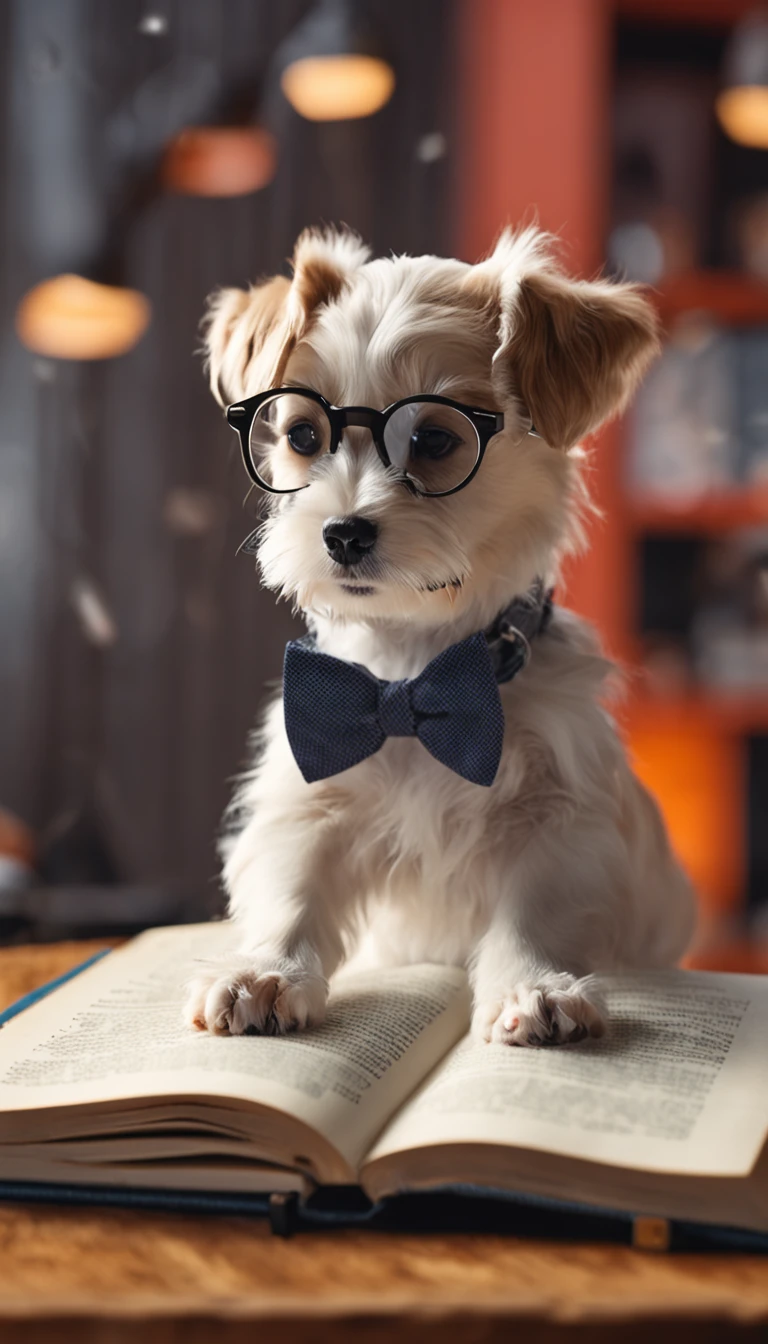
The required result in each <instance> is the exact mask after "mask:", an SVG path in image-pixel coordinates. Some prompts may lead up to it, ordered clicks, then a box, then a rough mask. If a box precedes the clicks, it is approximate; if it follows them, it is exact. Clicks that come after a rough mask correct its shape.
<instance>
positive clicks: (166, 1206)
mask: <svg viewBox="0 0 768 1344" xmlns="http://www.w3.org/2000/svg"><path fill="white" fill-rule="evenodd" d="M111 951H112V949H111V948H109V947H106V948H104V949H103V950H102V951H101V952H96V953H94V955H93V956H92V957H88V958H87V959H86V960H85V961H82V962H80V963H79V964H78V965H76V966H73V967H72V969H71V970H69V971H65V972H64V974H63V975H59V976H57V977H56V979H55V980H49V981H47V983H46V984H44V985H40V986H39V987H38V988H37V989H33V990H31V991H30V993H29V994H24V995H22V997H21V998H20V999H17V1000H16V1002H15V1003H12V1004H11V1005H10V1006H9V1007H8V1008H6V1009H4V1011H3V1012H1V1013H0V1027H3V1026H5V1024H6V1022H10V1021H11V1020H12V1019H13V1018H14V1017H17V1016H18V1015H19V1014H20V1013H23V1012H25V1011H26V1009H27V1008H31V1007H32V1006H33V1005H34V1004H36V1003H39V1002H40V1001H41V1000H42V999H45V998H47V997H48V995H49V994H52V993H53V992H54V990H57V989H60V988H61V986H62V985H65V984H67V982H68V981H70V980H74V979H75V977H76V976H78V975H81V974H82V972H83V971H87V970H88V968H89V967H90V966H95V965H96V963H97V962H99V961H101V960H102V959H103V958H104V957H106V956H108V955H109V953H110V952H111ZM322 1190H323V1187H322V1186H321V1187H320V1188H319V1192H320V1193H321V1192H322ZM435 1198H438V1199H440V1198H442V1199H450V1198H454V1199H457V1200H460V1201H462V1202H466V1201H469V1202H475V1203H476V1204H478V1205H480V1204H484V1203H494V1202H496V1203H498V1204H500V1205H501V1204H506V1205H508V1206H516V1207H517V1208H519V1209H521V1210H523V1211H525V1210H526V1209H527V1210H528V1211H530V1212H531V1213H534V1212H539V1213H540V1214H544V1215H545V1216H548V1217H549V1218H551V1220H552V1226H551V1228H549V1229H547V1232H546V1235H547V1236H549V1237H552V1236H555V1235H560V1236H561V1237H562V1236H565V1237H566V1238H568V1237H569V1236H572V1235H573V1227H572V1226H570V1227H569V1229H568V1231H567V1232H566V1231H564V1230H563V1229H562V1227H561V1220H562V1219H563V1218H564V1217H565V1218H568V1219H569V1220H571V1221H572V1220H573V1219H574V1218H576V1219H578V1218H583V1219H584V1221H585V1223H589V1224H590V1226H591V1229H592V1237H593V1238H594V1239H595V1240H597V1241H602V1240H605V1241H612V1242H615V1241H621V1242H625V1243H629V1244H630V1245H632V1244H637V1241H636V1237H635V1232H636V1229H637V1227H638V1225H640V1224H643V1223H648V1222H649V1221H650V1222H654V1223H658V1224H662V1223H666V1225H667V1227H668V1228H669V1243H668V1245H667V1246H665V1247H663V1248H661V1247H659V1248H658V1249H666V1250H680V1251H685V1250H705V1251H706V1250H710V1251H725V1250H732V1251H742V1252H752V1253H755V1252H763V1253H766V1252H768V1233H763V1232H751V1231H748V1230H746V1229H742V1228H735V1227H718V1226H716V1225H714V1224H709V1223H692V1222H683V1221H676V1220H674V1219H666V1218H663V1217H661V1216H660V1217H659V1218H656V1219H650V1220H649V1219H648V1218H644V1217H642V1216H638V1215H635V1214H632V1213H626V1212H624V1211H623V1210H617V1209H609V1208H604V1207H603V1206H600V1205H591V1204H581V1203H579V1204H576V1203H572V1202H570V1201H567V1200H559V1199H553V1198H552V1197H550V1196H545V1195H528V1194H521V1193H517V1192H514V1191H509V1190H498V1189H493V1188H491V1187H486V1186H474V1185H472V1186H467V1185H462V1184H458V1183H457V1184H456V1185H450V1186H444V1187H442V1188H440V1189H438V1190H435V1191H431V1192H428V1193H425V1194H424V1195H423V1196H421V1195H419V1194H417V1193H414V1194H408V1193H407V1192H406V1193H404V1194H402V1195H398V1196H394V1197H393V1198H392V1199H389V1200H384V1201H382V1202H381V1203H380V1204H375V1205H371V1206H370V1208H368V1209H367V1210H365V1211H359V1212H353V1211H351V1210H349V1209H345V1210H338V1211H337V1210H334V1209H332V1208H316V1209H313V1208H312V1206H311V1203H310V1205H309V1207H308V1206H307V1205H306V1204H305V1205H304V1206H303V1207H300V1206H299V1203H298V1201H295V1206H296V1207H295V1212H294V1214H293V1216H292V1220H291V1222H292V1226H291V1231H293V1230H296V1231H310V1230H312V1229H316V1230H320V1229H321V1228H323V1227H326V1228H327V1227H341V1226H344V1225H346V1226H358V1227H359V1226H361V1225H367V1226H369V1227H373V1228H376V1227H377V1225H379V1226H380V1225H382V1224H384V1226H386V1227H387V1229H388V1230H402V1231H409V1230H410V1231H412V1230H413V1223H412V1220H411V1219H410V1218H408V1217H407V1216H406V1218H405V1219H404V1221H403V1224H402V1226H401V1227H399V1225H398V1216H397V1206H398V1203H399V1201H401V1200H402V1201H409V1202H412V1201H414V1200H419V1199H423V1200H424V1201H425V1202H426V1201H428V1200H430V1199H435ZM3 1200H5V1201H14V1200H16V1201H30V1202H33V1203H56V1204H67V1205H70V1206H73V1207H83V1206H91V1207H93V1206H97V1207H98V1206H112V1207H120V1208H132V1209H147V1210H155V1211H166V1212H170V1211H176V1212H183V1211H187V1212H189V1213H208V1214H212V1213H213V1214H215V1213H218V1214H223V1215H227V1214H229V1215H230V1216H231V1215H236V1216H237V1215H240V1216H243V1215H247V1214H251V1215H255V1216H257V1217H265V1216H269V1217H270V1220H271V1221H272V1225H273V1231H277V1227H276V1225H275V1221H274V1219H272V1211H271V1208H270V1197H269V1196H262V1195H227V1194H224V1193H223V1192H222V1193H216V1192H213V1191H211V1192H209V1191H197V1190H188V1191H185V1190H174V1191H167V1192H166V1191H162V1190H146V1189H125V1188H120V1187H104V1186H88V1185H82V1186H78V1185H70V1186H67V1185H52V1184H49V1183H42V1182H41V1183H38V1182H32V1181H0V1201H3ZM600 1223H603V1225H604V1227H603V1231H602V1235H601V1233H600V1232H598V1231H597V1227H596V1224H600ZM609 1225H613V1227H612V1229H611V1228H610V1227H609ZM618 1229H624V1231H623V1234H622V1233H621V1232H618V1235H617V1231H618ZM473 1230H476V1231H477V1230H479V1229H477V1228H473ZM489 1230H490V1229H489ZM282 1235H285V1233H282ZM515 1235H525V1227H524V1226H523V1227H521V1228H518V1229H516V1230H515ZM539 1235H541V1233H539ZM587 1236H589V1233H587ZM644 1249H653V1248H648V1247H645V1248H644Z"/></svg>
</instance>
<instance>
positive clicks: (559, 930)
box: [472, 842, 617, 1046]
mask: <svg viewBox="0 0 768 1344" xmlns="http://www.w3.org/2000/svg"><path fill="white" fill-rule="evenodd" d="M559 849H560V847H559V846H558V845H557V844H556V843H555V844H552V843H550V845H548V846H547V847H546V848H545V847H544V845H543V844H542V843H541V842H539V843H537V844H531V845H530V846H529V847H528V849H527V852H526V855H525V860H524V861H522V862H520V861H518V864H517V865H516V866H513V868H512V870H511V871H510V872H508V873H506V874H504V875H503V876H502V875H499V878H498V888H499V890H498V899H497V901H496V905H495V910H494V914H493V916H492V918H491V922H490V925H489V927H488V930H487V932H486V934H485V936H484V938H483V939H482V941H481V943H480V946H479V948H478V952H477V956H476V958H475V961H474V964H473V967H472V985H473V990H474V1005H475V1006H474V1014H473V1019H472V1030H473V1034H474V1035H475V1036H476V1037H478V1038H479V1039H481V1040H485V1041H491V1042H495V1043H498V1044H502V1045H528V1046H535V1045H558V1044H565V1043H566V1042H568V1041H577V1040H581V1039H583V1038H584V1037H585V1036H601V1035H602V1034H603V1032H604V1030H605V1013H604V1008H603V1005H602V1002H601V999H600V995H599V993H598V991H597V989H596V986H595V982H594V979H593V977H592V976H591V975H590V974H588V973H587V972H589V971H590V970H592V969H593V968H595V967H596V966H598V965H602V966H603V967H604V968H606V969H607V963H608V961H609V957H608V955H607V951H606V938H608V939H610V923H611V914H612V913H613V911H612V910H611V909H610V906H611V905H615V903H616V900H617V895H616V894H615V892H614V893H608V892H607V891H606V894H605V897H604V899H603V900H602V901H601V899H600V896H599V889H598V888H599V884H600V881H601V879H602V882H605V873H604V872H603V873H602V874H601V873H600V872H599V865H595V866H594V867H593V865H592V864H591V863H590V861H589V860H588V859H587V858H586V857H584V858H583V859H582V864H581V867H582V871H581V872H577V871H575V870H574V864H573V859H571V862H570V865H569V864H568V862H567V855H566V854H564V853H559V852H558V851H559ZM588 852H589V851H587V853H588ZM593 852H594V851H593ZM558 859H560V860H561V862H558Z"/></svg>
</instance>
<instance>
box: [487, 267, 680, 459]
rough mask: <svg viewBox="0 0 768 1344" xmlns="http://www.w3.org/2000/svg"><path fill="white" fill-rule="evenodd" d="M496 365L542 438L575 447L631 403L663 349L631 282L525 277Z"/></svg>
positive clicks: (547, 274) (651, 315) (649, 310)
mask: <svg viewBox="0 0 768 1344" xmlns="http://www.w3.org/2000/svg"><path fill="white" fill-rule="evenodd" d="M514 308H515V311H514V315H513V316H512V320H511V322H510V326H511V333H510V338H509V342H508V344H507V346H506V349H504V350H502V352H501V354H500V357H499V363H500V365H501V368H502V369H503V370H505V371H506V374H507V377H508V378H509V379H510V380H511V382H512V384H513V385H514V389H515V391H516V392H517V394H518V395H519V396H520V398H521V399H522V401H523V402H524V403H525V406H526V408H527V410H528V411H529V413H530V415H531V416H532V418H533V423H534V425H535V427H536V429H537V430H538V432H539V434H541V435H542V437H543V438H544V439H545V441H546V442H547V443H549V444H550V445H551V446H552V447H554V448H570V447H572V445H573V444H575V443H578V442H579V440H580V439H581V438H583V436H584V435H585V434H588V433H589V432H590V431H591V430H593V429H596V428H597V426H598V425H600V424H602V422H603V421H605V420H607V419H608V418H609V417H611V416H613V415H617V414H618V413H619V412H620V411H621V410H622V409H623V408H624V406H625V405H626V403H627V401H628V400H629V398H630V396H631V395H632V392H633V391H634V389H635V387H636V386H637V384H638V382H639V381H640V379H641V377H642V375H643V374H644V373H645V370H646V369H647V367H648V365H649V364H650V362H651V360H652V359H653V357H654V356H655V355H656V353H657V351H658V348H659V339H658V320H657V317H656V314H655V312H654V310H653V308H652V307H651V305H650V304H649V303H648V302H647V301H646V300H645V299H644V298H643V297H642V296H641V294H640V293H639V292H638V291H637V290H635V289H633V288H631V287H630V286H628V285H622V286H621V287H619V286H616V285H611V284H608V283H606V282H595V283H591V284H590V283H585V282H582V281H575V282H574V281H571V280H568V279H566V278H565V277H564V276H560V275H558V274H557V273H554V274H553V273H551V272H539V273H535V274H532V275H529V276H526V277H524V278H523V279H521V281H520V284H519V286H518V289H517V295H516V299H515V303H514Z"/></svg>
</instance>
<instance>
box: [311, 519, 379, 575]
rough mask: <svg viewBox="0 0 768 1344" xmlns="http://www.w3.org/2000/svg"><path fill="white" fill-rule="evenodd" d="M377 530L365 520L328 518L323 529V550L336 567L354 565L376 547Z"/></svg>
mask: <svg viewBox="0 0 768 1344" xmlns="http://www.w3.org/2000/svg"><path fill="white" fill-rule="evenodd" d="M378 535H379V529H378V527H377V526H376V524H375V523H371V522H369V520H368V519H367V518H329V519H328V522H327V523H326V524H325V527H324V528H323V541H324V542H325V549H326V550H327V552H328V554H329V555H330V557H331V559H332V560H335V561H336V564H337V565H356V564H357V563H358V561H360V560H364V559H365V557H366V555H368V553H369V552H370V551H372V550H373V548H374V546H375V545H376V538H377V537H378Z"/></svg>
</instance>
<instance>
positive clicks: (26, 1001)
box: [0, 947, 112, 1027]
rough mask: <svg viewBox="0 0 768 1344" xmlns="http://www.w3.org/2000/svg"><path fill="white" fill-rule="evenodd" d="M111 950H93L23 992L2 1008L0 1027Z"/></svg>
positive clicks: (72, 978)
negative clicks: (28, 990)
mask: <svg viewBox="0 0 768 1344" xmlns="http://www.w3.org/2000/svg"><path fill="white" fill-rule="evenodd" d="M111 951H112V948H111V947H105V948H104V949H103V951H101V952H95V953H94V954H93V956H92V957H88V958H87V960H86V961H81V962H79V964H78V965H77V966H73V967H72V969H71V970H69V971H65V972H64V974H63V975H57V977H56V979H55V980H49V981H47V983H46V984H44V985H39V986H38V988H37V989H32V990H30V992H29V994H23V995H22V997H21V998H20V999H17V1000H16V1002H15V1003H12V1004H11V1005H10V1007H9V1008H6V1009H4V1011H3V1012H2V1013H0V1027H4V1026H5V1024H6V1022H10V1021H11V1019H12V1018H14V1017H18V1015H19V1013H23V1012H24V1011H25V1010H26V1009H27V1008H31V1007H32V1005H33V1004H35V1003H39V1002H40V1000H41V999H47V997H48V995H49V994H52V993H53V991H54V990H55V989H60V988H61V986H62V985H66V983H67V981H68V980H74V978H75V976H77V975H81V974H82V972H83V971H87V970H88V967H89V966H95V965H96V962H97V961H101V960H102V958H103V957H106V956H108V955H109V953H110V952H111Z"/></svg>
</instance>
